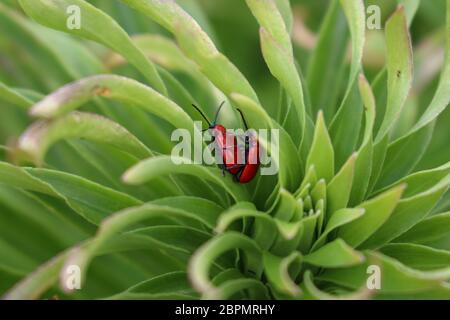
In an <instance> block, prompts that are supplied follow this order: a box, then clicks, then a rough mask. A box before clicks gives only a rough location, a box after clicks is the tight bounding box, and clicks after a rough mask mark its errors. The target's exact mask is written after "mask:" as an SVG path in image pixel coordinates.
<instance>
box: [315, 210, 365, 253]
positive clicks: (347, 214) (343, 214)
mask: <svg viewBox="0 0 450 320" xmlns="http://www.w3.org/2000/svg"><path fill="white" fill-rule="evenodd" d="M364 212H365V209H361V208H356V209H353V208H343V209H340V210H337V211H336V212H334V213H333V214H332V215H331V217H330V218H329V219H328V222H327V224H326V226H325V230H324V231H323V232H322V234H321V235H320V237H319V238H318V239H317V240H316V242H315V243H314V245H313V247H312V248H311V251H314V250H315V249H317V248H319V247H321V246H322V245H323V244H324V243H325V242H326V239H327V236H328V235H329V234H330V233H331V232H333V231H334V230H336V229H337V228H339V227H341V226H343V225H345V224H347V223H350V222H352V221H353V220H355V219H358V218H359V217H361V216H362V215H363V214H364Z"/></svg>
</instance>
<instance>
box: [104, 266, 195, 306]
mask: <svg viewBox="0 0 450 320" xmlns="http://www.w3.org/2000/svg"><path fill="white" fill-rule="evenodd" d="M196 296H197V294H196V293H195V292H194V291H193V290H192V288H191V287H190V285H189V281H188V277H187V274H186V272H181V271H176V272H169V273H166V274H163V275H159V276H156V277H153V278H151V279H148V280H145V281H142V282H140V283H138V284H136V285H134V286H132V287H130V288H128V289H127V290H125V291H123V292H121V293H118V294H115V295H113V296H111V297H108V298H107V299H113V300H121V299H177V298H178V299H183V300H184V299H189V298H190V299H195V298H197V297H196Z"/></svg>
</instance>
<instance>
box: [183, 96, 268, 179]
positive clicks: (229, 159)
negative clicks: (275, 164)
mask: <svg viewBox="0 0 450 320" xmlns="http://www.w3.org/2000/svg"><path fill="white" fill-rule="evenodd" d="M224 103H225V101H223V102H222V103H221V104H220V106H219V109H218V110H217V112H216V115H215V117H214V122H213V123H211V122H210V121H209V120H208V118H207V117H206V116H205V114H204V113H203V112H202V111H201V110H200V109H199V108H198V107H197V106H196V105H194V104H192V106H193V107H194V108H195V109H196V110H197V111H198V112H199V113H200V115H201V116H202V117H203V118H204V119H205V120H206V122H207V123H208V125H209V127H208V129H206V130H210V132H211V135H212V136H213V139H214V143H216V144H217V148H216V150H220V151H221V154H220V157H221V158H222V160H223V164H220V165H219V167H220V168H221V169H222V170H223V172H225V171H227V172H229V173H230V174H232V175H233V176H234V178H235V180H236V181H237V182H239V183H247V182H250V181H251V180H253V178H254V177H255V176H256V173H257V172H258V168H259V165H260V161H259V143H258V139H257V137H256V136H255V135H249V134H246V135H245V159H244V161H243V163H238V159H239V156H238V153H239V144H238V141H237V136H236V135H235V134H233V133H230V132H227V129H226V128H225V127H224V126H223V125H221V124H217V119H218V117H219V113H220V110H221V109H222V107H223V105H224ZM237 111H238V112H239V114H240V115H241V117H242V121H243V122H244V126H245V130H246V131H247V133H248V126H247V122H246V121H245V118H244V115H243V114H242V111H241V110H239V109H237Z"/></svg>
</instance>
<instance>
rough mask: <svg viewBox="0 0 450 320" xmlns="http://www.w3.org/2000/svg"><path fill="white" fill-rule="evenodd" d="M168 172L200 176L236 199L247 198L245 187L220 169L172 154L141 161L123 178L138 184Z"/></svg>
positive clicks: (127, 181)
mask: <svg viewBox="0 0 450 320" xmlns="http://www.w3.org/2000/svg"><path fill="white" fill-rule="evenodd" d="M174 160H176V161H177V163H175V162H174ZM169 174H188V175H193V176H198V177H202V178H203V179H205V180H208V181H210V182H212V183H214V184H217V185H219V186H221V187H222V188H224V190H226V191H227V192H228V193H229V194H230V195H231V196H232V197H233V198H234V199H235V200H236V201H242V200H244V201H245V200H248V198H249V196H248V193H247V191H246V189H244V187H243V186H242V185H239V184H237V183H236V182H235V181H234V180H233V178H232V177H231V176H230V175H226V176H225V177H224V176H223V175H222V171H221V170H220V169H218V168H214V167H205V166H202V165H198V164H194V163H192V162H191V161H190V160H189V159H186V158H179V157H174V156H172V157H171V156H158V157H154V158H149V159H147V160H144V161H141V162H139V163H138V164H137V165H135V166H134V167H132V168H131V169H129V170H128V171H127V172H125V174H124V175H123V180H124V181H125V182H126V183H129V184H133V185H138V184H142V183H145V182H147V181H149V180H151V179H154V178H157V177H160V176H165V175H169Z"/></svg>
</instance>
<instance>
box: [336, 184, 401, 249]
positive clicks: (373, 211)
mask: <svg viewBox="0 0 450 320" xmlns="http://www.w3.org/2000/svg"><path fill="white" fill-rule="evenodd" d="M405 187H406V186H405V185H400V186H397V187H394V188H392V189H390V190H388V191H386V192H384V193H382V194H381V195H379V196H377V197H376V198H373V199H370V200H368V201H366V202H363V203H362V204H360V205H359V206H358V208H362V209H365V213H364V215H362V216H361V217H360V218H358V219H356V220H354V221H352V222H350V223H348V224H346V225H344V226H342V227H341V228H339V230H338V237H339V238H342V239H343V240H345V242H347V243H348V244H349V245H351V246H353V247H358V246H359V245H360V244H361V243H362V242H364V241H365V240H366V239H367V238H369V237H370V236H371V235H372V234H373V233H374V232H375V231H376V230H378V229H379V228H380V227H381V226H382V225H383V224H384V223H385V222H386V221H387V219H388V218H389V216H390V215H391V214H392V212H393V211H394V209H395V207H396V206H397V204H398V202H399V200H400V197H401V195H402V193H403V191H404V189H405Z"/></svg>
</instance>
